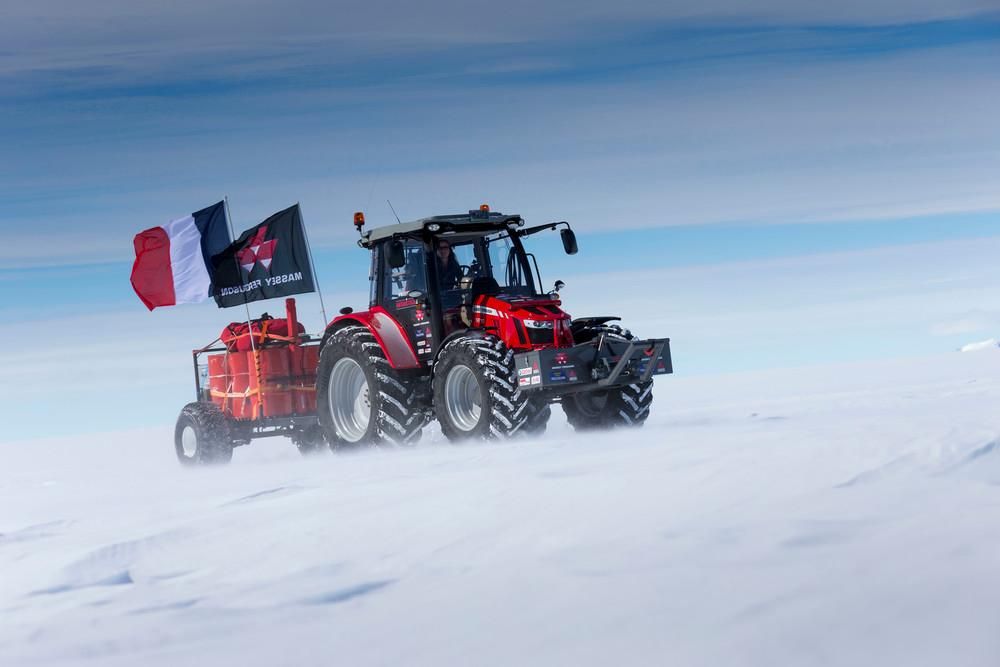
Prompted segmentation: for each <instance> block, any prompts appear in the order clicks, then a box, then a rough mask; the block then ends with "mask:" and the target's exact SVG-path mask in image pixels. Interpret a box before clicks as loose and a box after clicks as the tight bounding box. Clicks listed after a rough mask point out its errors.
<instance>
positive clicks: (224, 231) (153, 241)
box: [132, 201, 232, 310]
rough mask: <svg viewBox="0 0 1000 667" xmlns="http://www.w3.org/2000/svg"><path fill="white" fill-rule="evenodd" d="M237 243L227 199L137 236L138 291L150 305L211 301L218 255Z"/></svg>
mask: <svg viewBox="0 0 1000 667" xmlns="http://www.w3.org/2000/svg"><path fill="white" fill-rule="evenodd" d="M231 242H232V239H231V238H230V236H229V225H228V223H227V221H226V206H225V202H221V201H220V202H219V203H218V204H214V205H212V206H209V207H208V208H203V209H202V210H200V211H195V212H194V213H192V214H191V215H187V216H184V217H183V218H178V219H177V220H171V221H170V222H168V223H167V224H165V225H163V226H161V227H153V228H151V229H147V230H145V231H142V232H139V233H138V234H136V235H135V239H134V241H133V243H134V245H135V263H134V264H133V265H132V289H134V290H135V293H136V294H137V295H138V296H139V298H140V299H141V300H142V302H143V303H144V304H146V307H147V308H149V309H150V310H153V309H154V308H156V307H157V306H173V305H176V304H179V303H197V302H199V301H205V300H206V299H208V297H209V296H210V295H211V290H212V256H213V255H217V254H219V253H220V252H222V251H223V250H225V249H226V247H227V246H229V244H230V243H231Z"/></svg>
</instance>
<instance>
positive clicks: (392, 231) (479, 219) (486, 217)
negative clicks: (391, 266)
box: [361, 211, 524, 247]
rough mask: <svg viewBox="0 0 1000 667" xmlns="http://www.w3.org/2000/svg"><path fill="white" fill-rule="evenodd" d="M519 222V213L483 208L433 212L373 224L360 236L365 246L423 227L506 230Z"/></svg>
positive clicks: (437, 230)
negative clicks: (444, 212) (391, 222)
mask: <svg viewBox="0 0 1000 667" xmlns="http://www.w3.org/2000/svg"><path fill="white" fill-rule="evenodd" d="M523 224H524V219H522V218H521V216H519V215H504V214H503V213H493V212H484V211H469V212H468V213H465V214H458V215H434V216H431V217H429V218H420V219H419V220H414V221H413V222H401V223H399V224H396V225H386V226H384V227H376V228H375V229H372V230H369V231H367V232H365V233H364V234H362V235H361V245H363V246H366V247H367V246H370V245H371V244H373V243H377V242H378V241H381V240H383V239H388V238H392V237H394V236H406V235H409V234H416V233H418V232H423V231H424V230H427V231H429V232H431V233H434V234H441V233H449V232H451V233H456V232H457V233H469V232H473V233H474V232H483V233H488V232H491V231H499V230H501V229H506V228H507V227H508V226H509V225H514V226H520V225H523ZM435 226H436V227H435Z"/></svg>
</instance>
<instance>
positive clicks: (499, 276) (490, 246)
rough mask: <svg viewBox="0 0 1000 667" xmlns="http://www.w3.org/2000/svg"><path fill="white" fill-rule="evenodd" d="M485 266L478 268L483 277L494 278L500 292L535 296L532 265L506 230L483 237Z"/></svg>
mask: <svg viewBox="0 0 1000 667" xmlns="http://www.w3.org/2000/svg"><path fill="white" fill-rule="evenodd" d="M484 246H485V249H486V260H487V266H486V267H483V268H481V269H480V270H479V272H480V274H482V275H483V276H485V277H492V278H493V279H494V280H496V282H497V285H498V286H499V289H500V292H502V293H504V294H509V295H514V296H535V284H536V283H535V279H534V278H535V277H534V276H533V275H532V266H531V265H530V263H529V261H528V260H527V258H526V257H525V256H524V255H523V254H522V252H521V251H519V247H520V244H519V243H515V242H514V241H513V240H512V239H511V238H510V234H509V233H508V232H506V231H505V232H501V233H499V234H494V235H492V236H487V237H486V238H485V239H484Z"/></svg>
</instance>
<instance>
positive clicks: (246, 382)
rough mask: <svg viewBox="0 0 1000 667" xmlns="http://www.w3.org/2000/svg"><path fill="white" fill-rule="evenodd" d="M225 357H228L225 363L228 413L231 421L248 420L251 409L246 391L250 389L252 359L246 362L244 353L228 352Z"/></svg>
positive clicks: (251, 413) (251, 412)
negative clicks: (227, 371)
mask: <svg viewBox="0 0 1000 667" xmlns="http://www.w3.org/2000/svg"><path fill="white" fill-rule="evenodd" d="M226 356H227V357H228V359H227V360H226V363H227V364H228V366H229V395H230V399H229V409H230V412H231V413H232V415H233V419H250V418H251V417H253V408H252V406H251V405H250V398H249V397H248V396H247V395H246V391H247V389H249V388H250V364H252V363H253V359H252V358H251V359H249V360H248V359H247V356H248V355H247V353H246V352H230V353H229V354H228V355H226ZM248 361H249V364H248ZM234 394H237V395H238V396H234Z"/></svg>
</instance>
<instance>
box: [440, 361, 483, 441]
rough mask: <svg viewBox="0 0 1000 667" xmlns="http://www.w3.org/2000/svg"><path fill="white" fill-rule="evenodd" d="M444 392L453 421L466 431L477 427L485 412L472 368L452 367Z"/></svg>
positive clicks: (449, 415) (449, 414)
mask: <svg viewBox="0 0 1000 667" xmlns="http://www.w3.org/2000/svg"><path fill="white" fill-rule="evenodd" d="M444 394H445V405H446V407H447V408H448V417H449V418H450V419H451V423H453V424H455V426H457V427H458V428H459V429H461V430H462V431H466V432H468V431H472V430H473V429H474V428H476V425H477V424H479V417H480V416H481V415H482V412H483V401H482V396H481V395H480V390H479V382H478V381H477V380H476V375H475V373H473V372H472V369H471V368H469V367H468V366H455V367H454V368H452V369H451V371H449V373H448V379H447V380H446V381H445V384H444Z"/></svg>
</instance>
